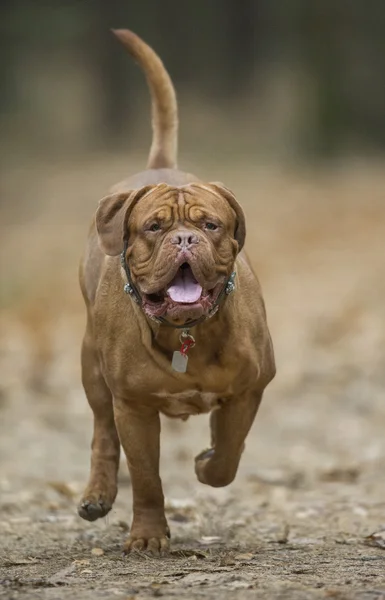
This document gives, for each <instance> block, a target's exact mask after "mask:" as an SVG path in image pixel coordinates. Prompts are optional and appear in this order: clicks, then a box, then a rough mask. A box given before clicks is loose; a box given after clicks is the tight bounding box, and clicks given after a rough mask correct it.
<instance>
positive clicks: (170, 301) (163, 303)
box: [143, 262, 217, 318]
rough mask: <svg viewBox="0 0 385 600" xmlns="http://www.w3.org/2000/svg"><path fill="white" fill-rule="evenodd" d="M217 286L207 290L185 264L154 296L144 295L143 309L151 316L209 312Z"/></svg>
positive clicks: (190, 315)
mask: <svg viewBox="0 0 385 600" xmlns="http://www.w3.org/2000/svg"><path fill="white" fill-rule="evenodd" d="M216 289H217V286H216V287H215V288H214V289H212V290H205V289H203V288H202V286H201V285H200V283H199V282H198V281H197V280H196V278H195V277H194V273H193V271H192V269H191V267H190V265H189V264H188V263H187V262H185V263H183V264H182V265H181V266H180V267H179V269H178V271H177V273H176V275H175V276H174V278H173V279H172V280H171V281H170V283H168V284H167V286H166V287H165V288H164V289H162V290H159V291H158V292H156V293H153V294H144V303H143V308H144V310H145V311H146V312H147V314H149V315H150V316H154V317H158V316H162V315H165V314H166V313H167V314H169V315H170V316H171V317H175V318H178V317H179V316H183V315H187V314H188V316H189V317H193V316H195V314H198V313H200V314H203V313H206V312H208V311H209V310H210V309H211V307H212V305H213V304H214V301H215V298H216V296H217V293H216Z"/></svg>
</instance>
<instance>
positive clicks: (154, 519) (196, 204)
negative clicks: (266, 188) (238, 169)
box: [79, 31, 275, 553]
mask: <svg viewBox="0 0 385 600" xmlns="http://www.w3.org/2000/svg"><path fill="white" fill-rule="evenodd" d="M118 34H119V35H118V37H119V38H120V39H121V40H122V41H123V42H124V44H125V46H127V47H128V48H129V49H130V51H131V52H132V53H133V55H134V56H135V57H136V58H137V59H138V60H139V62H140V64H141V65H142V67H143V68H144V70H145V72H146V75H147V77H148V79H149V80H150V87H151V86H152V94H153V98H155V99H158V100H159V103H160V104H162V106H163V108H162V110H161V111H158V109H157V108H156V109H155V113H156V115H157V116H156V117H155V119H154V121H153V125H154V139H155V140H156V144H155V146H154V144H153V146H152V150H151V152H152V153H153V149H154V148H156V152H155V154H156V156H158V158H159V157H161V156H162V157H163V158H162V160H161V161H160V163H159V162H157V160H158V159H157V160H156V161H155V162H154V160H155V159H154V158H151V159H150V164H151V165H152V166H156V165H157V164H160V165H161V164H166V163H167V164H169V163H170V160H171V159H170V157H173V153H172V152H173V151H172V152H171V150H170V148H171V146H170V139H173V137H172V136H173V135H174V134H172V135H171V136H170V135H169V134H170V131H174V133H175V131H176V129H174V130H173V129H172V127H171V128H170V127H169V126H168V124H170V123H171V124H174V125H175V123H176V121H175V120H173V118H172V115H174V116H175V115H176V107H175V105H174V101H175V98H174V96H173V94H171V95H170V93H169V92H170V89H171V90H172V85H171V83H170V82H169V78H168V76H167V74H166V72H165V70H164V67H163V66H162V63H161V62H160V60H159V59H158V58H157V57H156V55H155V54H154V52H153V51H152V50H151V49H149V47H148V46H147V45H146V44H144V42H142V41H141V40H140V39H139V38H138V37H137V36H135V35H134V34H132V33H131V32H122V31H119V32H118ZM165 82H166V83H165ZM170 86H171V87H170ZM165 89H166V92H164V90H165ZM167 90H168V91H167ZM158 100H155V104H156V102H158ZM167 102H169V103H170V105H169V106H168V107H167ZM157 111H158V112H157ZM161 115H163V116H164V115H168V116H166V117H165V118H164V119H163V117H162V116H161ZM165 132H166V133H165ZM174 141H175V140H174ZM173 143H174V142H173ZM175 147H176V143H175ZM155 154H154V155H153V157H154V156H155ZM165 157H167V158H165ZM162 161H164V162H162ZM171 162H172V161H171ZM154 219H157V220H159V222H160V223H161V228H160V230H159V231H158V232H156V233H152V232H151V231H150V230H149V229H148V226H149V224H151V222H152V221H153V220H154ZM210 220H215V221H216V222H217V223H218V229H217V230H216V231H215V232H213V231H210V230H208V229H207V228H206V225H205V223H206V222H207V221H210ZM186 232H187V235H188V236H189V237H188V239H189V240H190V241H191V240H193V241H191V244H190V242H189V244H190V246H189V248H188V253H189V254H188V256H189V264H190V265H191V268H192V270H193V272H194V276H195V278H196V280H197V281H198V282H199V284H201V286H202V288H203V289H206V288H207V289H208V290H215V289H217V287H218V289H219V288H220V289H222V287H223V285H224V283H225V281H226V279H227V278H228V277H229V275H230V274H231V272H232V271H233V270H235V271H236V286H237V288H236V291H235V292H234V293H233V294H232V295H230V296H228V297H226V299H225V300H224V302H223V303H222V304H221V306H220V308H219V311H218V312H217V313H216V315H215V316H213V317H211V318H210V319H209V320H207V321H204V322H203V323H201V324H199V325H197V326H196V327H193V328H192V330H191V333H192V334H193V336H194V338H195V341H196V345H195V347H194V348H192V349H191V350H190V352H189V363H188V370H187V372H186V373H184V374H181V373H177V372H175V371H173V370H172V369H171V359H172V354H173V352H174V351H175V350H178V349H179V348H180V341H179V336H180V331H178V330H176V329H173V328H171V327H166V326H164V325H160V324H158V323H155V322H154V321H153V320H150V319H149V318H147V316H146V315H145V313H144V310H143V309H142V307H140V306H138V305H137V304H135V303H134V302H133V301H132V299H131V298H130V297H129V296H128V295H126V294H124V292H123V286H124V284H125V283H126V276H125V273H124V271H123V269H122V267H121V264H120V258H119V253H120V252H122V249H123V243H124V240H127V244H128V248H127V253H126V260H127V261H128V263H129V265H130V269H131V273H132V277H133V280H134V282H135V285H136V286H137V287H138V288H139V290H140V292H141V294H142V297H143V298H145V295H146V294H153V293H155V292H157V290H158V289H159V290H160V289H161V288H162V289H163V288H164V286H167V284H168V282H170V281H171V280H172V279H173V277H174V275H175V272H176V271H177V269H178V265H179V263H181V259H180V256H181V253H182V252H184V250H183V247H181V246H180V244H179V242H178V240H179V239H180V238H179V237H178V236H180V235H181V233H182V234H186ZM175 236H176V237H175ZM244 239H245V220H244V215H243V211H242V209H241V207H240V205H239V204H238V202H237V201H236V199H235V197H234V195H233V193H232V192H231V191H230V190H228V189H227V188H225V187H224V186H223V185H222V184H217V183H215V184H213V183H203V182H201V181H200V180H199V179H197V178H196V177H195V176H193V175H191V174H187V173H183V172H182V171H178V170H176V169H171V168H160V169H149V170H147V171H143V172H142V173H139V174H137V175H135V176H133V177H131V178H130V179H128V180H126V181H124V182H122V183H120V184H118V185H117V186H115V187H114V188H113V190H112V192H111V193H110V194H109V195H108V196H106V197H105V198H104V199H103V200H102V201H101V202H100V204H99V208H98V210H97V212H96V217H95V219H94V221H93V223H92V225H91V229H90V234H89V237H88V242H87V247H86V251H85V254H84V257H83V260H82V262H81V266H80V284H81V289H82V292H83V296H84V300H85V303H86V307H87V315H88V319H87V328H86V333H85V337H84V341H83V349H82V373H83V385H84V388H85V392H86V395H87V398H88V401H89V403H90V405H91V408H92V410H93V413H94V438H93V443H92V458H91V475H90V480H89V483H88V486H87V488H86V490H85V492H84V495H83V499H82V502H81V504H80V506H79V514H80V515H81V516H82V517H83V518H85V519H88V520H94V519H96V518H99V517H101V516H104V515H105V514H106V513H107V512H108V511H109V510H110V509H111V506H112V504H113V501H114V499H115V496H116V492H117V469H118V464H119V450H120V444H121V445H122V446H123V449H124V452H125V455H126V457H127V463H128V467H129V470H130V475H131V481H132V489H133V512H134V518H133V523H132V527H131V531H130V537H129V540H128V542H127V544H126V550H127V551H130V550H147V551H149V552H153V553H159V552H165V551H166V550H167V549H168V545H169V542H168V536H169V532H168V526H167V522H166V518H165V514H164V499H163V491H162V485H161V481H160V478H159V451H160V449H159V445H160V441H159V438H160V421H159V413H163V414H165V415H167V416H169V417H174V418H175V417H177V418H182V419H186V418H188V416H189V415H195V414H200V413H204V412H210V411H211V417H210V425H211V449H210V450H209V451H204V452H202V453H201V454H199V455H198V456H197V457H196V460H195V471H196V474H197V477H198V479H199V480H200V481H201V482H202V483H205V484H208V485H211V486H214V487H218V486H223V485H228V484H229V483H231V481H233V479H234V477H235V475H236V472H237V469H238V465H239V461H240V457H241V454H242V452H243V449H244V442H245V438H246V436H247V434H248V431H249V429H250V427H251V425H252V423H253V420H254V417H255V415H256V412H257V410H258V406H259V404H260V401H261V399H262V394H263V390H264V388H265V387H266V385H267V384H268V383H269V382H270V381H271V379H272V378H273V377H274V374H275V365H274V354H273V348H272V344H271V339H270V335H269V331H268V328H267V323H266V313H265V307H264V302H263V299H262V294H261V289H260V286H259V283H258V280H257V278H256V277H255V275H254V273H253V271H252V269H251V267H250V264H249V262H248V260H247V257H246V255H245V254H244V252H243V251H242V247H243V244H244ZM175 240H177V242H176V241H175ZM181 248H182V249H181ZM186 252H187V250H186ZM178 261H179V262H178ZM210 293H211V292H210ZM213 293H214V292H213ZM170 310H171V309H170ZM173 310H176V312H175V314H174V313H170V314H171V317H170V316H169V320H170V318H171V319H172V320H173V321H174V323H184V322H185V320H186V318H194V317H196V316H198V314H199V311H200V310H203V309H201V307H200V306H198V307H196V306H195V305H193V306H192V307H191V308H190V307H189V306H187V307H186V306H184V307H182V308H180V307H179V305H177V306H176V308H175V307H174V308H173ZM181 311H182V312H181ZM186 311H187V312H186ZM186 315H187V316H186Z"/></svg>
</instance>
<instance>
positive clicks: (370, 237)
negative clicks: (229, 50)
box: [0, 166, 385, 600]
mask: <svg viewBox="0 0 385 600" xmlns="http://www.w3.org/2000/svg"><path fill="white" fill-rule="evenodd" d="M97 168H98V167H97V166H95V167H94V169H95V170H97ZM94 176H95V172H94V171H93V172H92V173H90V172H87V176H86V175H82V177H84V178H85V179H84V181H82V182H80V183H81V185H83V186H84V187H86V186H87V181H88V180H87V177H89V178H90V181H91V179H92V177H94ZM257 176H258V177H259V181H261V180H262V184H260V187H261V188H262V189H263V190H264V193H263V197H261V198H260V199H259V200H258V201H257V204H256V205H254V204H251V200H249V201H247V200H246V202H245V201H244V203H246V209H247V211H248V216H249V234H250V232H251V235H253V234H252V232H253V231H257V232H258V233H259V241H258V245H256V246H255V247H254V246H253V247H252V248H251V252H250V253H251V255H252V257H253V259H254V261H255V263H256V265H257V268H258V269H259V272H260V276H261V279H262V282H263V284H264V288H265V296H266V300H267V307H268V311H269V315H270V323H271V329H272V333H273V339H274V342H275V347H276V353H277V359H278V376H277V379H276V381H275V382H274V384H273V385H271V387H270V388H269V389H268V391H267V393H266V395H265V399H264V402H263V404H262V407H261V410H260V413H259V415H258V418H257V421H256V423H255V426H254V428H253V430H252V432H251V434H250V436H249V439H248V444H247V448H246V451H245V454H244V457H243V461H242V466H241V469H240V471H239V474H238V477H237V480H236V482H235V483H234V484H233V485H232V486H230V487H229V488H225V489H222V490H214V489H210V488H208V487H205V486H202V485H200V484H199V483H198V482H197V481H196V479H195V476H194V473H193V457H194V455H195V454H197V453H198V452H199V451H200V450H202V449H203V448H204V447H205V446H206V445H207V442H208V423H207V417H197V418H195V419H192V420H190V421H188V422H187V423H178V422H175V421H167V420H165V421H163V431H162V479H163V482H164V489H165V494H166V498H167V514H168V519H169V522H170V526H171V531H172V553H171V555H170V557H169V558H166V559H162V560H159V559H153V558H149V557H147V556H133V557H131V556H130V557H123V556H122V555H121V548H122V543H123V540H124V538H125V536H126V535H127V529H128V526H129V523H130V518H131V497H130V494H131V490H130V485H129V479H128V476H127V470H126V467H125V465H124V464H122V467H121V471H120V479H121V484H120V491H119V496H118V499H117V502H116V505H115V507H114V510H113V511H112V512H111V514H110V515H109V517H108V519H106V520H104V521H102V522H96V523H91V524H90V523H85V522H83V521H82V520H81V519H80V518H78V517H77V514H76V502H77V499H78V497H79V495H80V493H81V490H82V487H83V485H84V483H85V481H86V477H87V471H88V462H89V440H90V435H91V422H90V414H89V411H88V407H87V406H86V402H85V399H84V396H83V392H82V390H81V387H80V384H79V365H78V348H79V342H80V337H81V332H82V326H83V316H82V309H81V305H80V302H79V301H78V300H77V299H76V300H74V301H73V303H72V304H69V302H70V300H69V299H68V297H67V296H65V291H63V295H64V297H65V300H66V302H67V301H68V304H67V305H66V306H65V307H64V308H63V306H61V307H60V311H57V310H52V303H48V304H44V299H46V298H48V299H50V298H51V297H52V287H51V288H49V289H48V291H47V293H46V294H45V295H44V294H43V295H41V296H40V297H39V298H40V299H39V304H38V306H33V307H32V308H31V306H29V307H28V310H27V309H21V308H20V309H19V308H18V309H17V310H16V308H15V307H14V306H13V307H12V306H10V305H8V306H4V309H3V311H2V312H1V314H0V333H1V338H0V341H1V345H0V372H1V384H0V386H1V387H0V457H1V463H0V533H1V534H0V597H4V598H7V599H15V600H16V599H24V598H25V599H27V598H28V599H30V598H31V599H32V598H47V599H55V600H56V599H57V600H64V599H66V598H77V599H81V600H83V599H84V600H91V599H92V600H94V599H95V598H114V597H117V598H119V597H121V598H124V599H125V600H128V599H132V598H138V599H147V598H153V597H157V596H159V597H160V596H164V597H165V598H186V599H191V598H200V597H202V598H203V597H204V598H207V599H208V600H214V599H215V600H218V599H219V598H220V599H221V600H223V599H230V598H231V599H234V598H236V599H239V600H243V599H245V600H246V599H249V598H250V599H251V598H253V599H254V598H266V599H281V598H282V599H285V598H293V599H302V598H303V599H312V598H336V599H339V600H340V599H341V600H342V599H345V598H346V599H348V598H349V599H350V598H355V599H357V600H358V599H359V600H380V599H381V600H384V599H385V537H384V539H383V540H381V538H378V539H377V540H373V539H372V540H368V539H367V536H369V535H370V534H372V533H373V532H378V531H381V530H383V529H385V476H384V465H385V435H384V432H385V402H384V388H385V386H384V384H385V376H384V370H383V365H384V358H385V327H384V322H385V309H384V302H383V298H384V291H385V290H384V284H383V273H384V260H383V256H384V245H385V242H384V235H383V223H384V218H385V206H383V198H382V197H381V193H380V190H381V189H382V190H383V189H384V185H383V184H384V181H383V179H382V178H381V177H382V176H380V175H378V174H375V173H366V174H364V175H361V176H358V175H357V173H353V174H352V173H350V174H349V177H348V176H347V175H346V174H343V175H341V176H336V175H333V176H329V177H328V178H327V179H322V178H321V179H319V180H318V181H316V182H314V181H313V180H312V181H311V182H306V181H305V180H304V179H301V178H293V177H287V176H285V177H284V178H282V177H281V178H280V177H274V178H271V177H270V176H268V175H265V176H264V175H263V174H262V175H261V174H259V175H255V174H252V173H251V171H245V170H244V171H243V172H239V171H237V172H234V173H233V174H232V175H231V173H230V179H231V178H232V180H233V181H232V182H231V185H232V187H233V188H234V189H239V187H240V186H241V182H242V185H243V186H244V188H245V189H244V197H246V198H247V197H249V196H248V193H249V190H251V189H252V188H253V186H254V185H255V181H254V179H253V178H256V177H257ZM61 177H63V175H61ZM78 178H79V172H78V171H75V170H74V171H68V172H67V173H66V179H65V181H66V186H67V188H68V187H71V186H72V187H73V189H75V188H76V189H79V181H78ZM92 181H93V179H92ZM245 182H246V183H245ZM100 183H101V182H98V185H99V184H100ZM93 185H96V184H93ZM52 186H53V187H55V189H59V187H58V186H57V182H56V181H54V182H52ZM46 193H47V195H49V182H48V183H47V190H46ZM283 193H284V201H283V198H282V194H283ZM63 194H64V192H63ZM59 196H60V194H59ZM382 196H383V194H382ZM321 200H323V202H321ZM248 202H249V203H248ZM58 203H59V204H60V197H59V199H58ZM66 210H68V211H69V212H70V210H71V206H67V207H66ZM82 210H84V213H86V212H87V210H88V213H89V214H91V212H92V211H91V201H90V202H89V206H88V208H87V206H86V207H85V208H83V209H82ZM49 214H50V213H48V217H47V211H46V210H44V212H43V213H42V217H41V219H43V222H45V221H44V219H53V215H52V214H51V216H49ZM60 217H61V219H62V221H61V222H62V223H63V225H62V228H61V230H60V231H58V232H57V237H56V243H57V244H58V247H59V248H61V249H62V250H61V251H62V252H63V257H65V250H64V248H65V247H66V239H67V240H68V235H69V233H70V234H71V236H73V238H74V239H75V238H76V244H78V242H79V245H80V243H81V242H80V240H81V235H82V231H81V228H79V231H78V230H76V231H75V232H74V231H73V229H71V227H73V225H68V227H67V228H66V226H65V223H66V222H67V223H72V222H71V220H70V219H67V221H66V220H65V218H64V217H65V214H64V213H63V214H61V215H60ZM262 218H263V222H264V227H263V228H261V227H260V222H261V219H262ZM84 223H85V218H84ZM41 225H42V221H41V220H40V221H39V219H36V221H35V222H34V223H32V225H31V224H30V226H29V229H28V231H26V229H25V228H24V227H22V226H20V227H19V228H17V227H15V229H14V235H13V237H12V236H9V235H8V237H6V238H3V248H2V250H3V251H4V252H7V251H8V252H9V254H8V255H5V256H8V260H9V261H11V260H12V257H13V256H14V252H13V250H14V248H16V247H17V246H18V242H19V238H18V236H22V237H23V239H24V240H26V241H27V243H28V235H31V236H33V235H34V234H36V232H37V231H38V230H39V228H40V229H41ZM82 225H83V224H82ZM4 239H5V241H4ZM71 239H72V238H71ZM51 241H52V240H48V241H47V242H46V246H45V248H43V249H42V250H41V249H40V250H41V252H45V250H46V247H47V246H48V245H49V244H50V243H51ZM76 244H75V245H76ZM79 245H78V247H79ZM40 250H39V248H32V246H31V251H30V254H29V256H27V257H26V260H27V261H28V268H30V269H31V265H33V264H34V263H33V261H34V256H35V259H36V256H39V252H40ZM58 252H59V261H60V260H61V259H60V256H61V255H60V250H59V251H58ZM34 253H35V254H34ZM76 253H77V250H76ZM74 254H75V251H74ZM56 261H57V256H56ZM71 261H72V255H71V256H69V257H67V262H65V261H64V258H63V264H64V262H65V264H66V266H67V265H69V266H68V270H69V271H70V272H71V273H72V275H71V277H73V283H72V285H73V289H75V286H76V283H75V280H74V276H73V273H74V272H75V271H74V270H72V269H73V264H72V263H71ZM39 264H41V263H39ZM56 264H57V262H56ZM7 269H8V270H7V273H8V271H9V275H8V277H10V274H11V272H12V263H9V262H8V266H7ZM71 302H72V300H71ZM47 307H48V308H47ZM52 315H54V318H53V317H52ZM370 541H371V542H372V544H375V545H370Z"/></svg>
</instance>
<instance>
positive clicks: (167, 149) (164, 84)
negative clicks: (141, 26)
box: [112, 29, 178, 169]
mask: <svg viewBox="0 0 385 600" xmlns="http://www.w3.org/2000/svg"><path fill="white" fill-rule="evenodd" d="M112 31H113V33H114V34H115V35H116V37H117V38H118V39H119V40H120V41H121V42H122V44H123V45H124V46H125V47H126V48H127V50H128V51H129V52H130V54H131V56H132V57H133V58H134V59H135V60H136V61H137V62H138V63H139V65H140V67H141V68H142V69H143V71H144V73H145V75H146V79H147V83H148V87H149V89H150V93H151V100H152V144H151V150H150V155H149V158H148V165H147V166H148V168H149V169H160V168H162V167H166V168H167V167H168V168H175V167H176V162H177V145H178V105H177V101H176V95H175V90H174V86H173V84H172V81H171V79H170V76H169V74H168V73H167V71H166V69H165V67H164V65H163V63H162V61H161V60H160V58H159V56H158V55H157V54H156V53H155V52H154V50H152V48H150V46H148V45H147V44H146V43H145V42H144V41H143V40H141V39H140V37H138V36H137V35H135V33H133V32H132V31H129V30H128V29H113V30H112Z"/></svg>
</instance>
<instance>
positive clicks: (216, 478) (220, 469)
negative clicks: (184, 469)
mask: <svg viewBox="0 0 385 600" xmlns="http://www.w3.org/2000/svg"><path fill="white" fill-rule="evenodd" d="M195 473H196V476H197V478H198V481H200V482H201V483H204V484H206V485H210V486H211V487H225V486H226V485H229V484H230V483H231V482H232V481H234V478H235V474H236V469H235V471H234V469H232V468H231V465H230V461H225V460H221V459H220V457H218V456H217V454H216V452H215V449H214V448H209V449H208V450H204V451H203V452H201V453H200V454H198V456H196V457H195Z"/></svg>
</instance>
